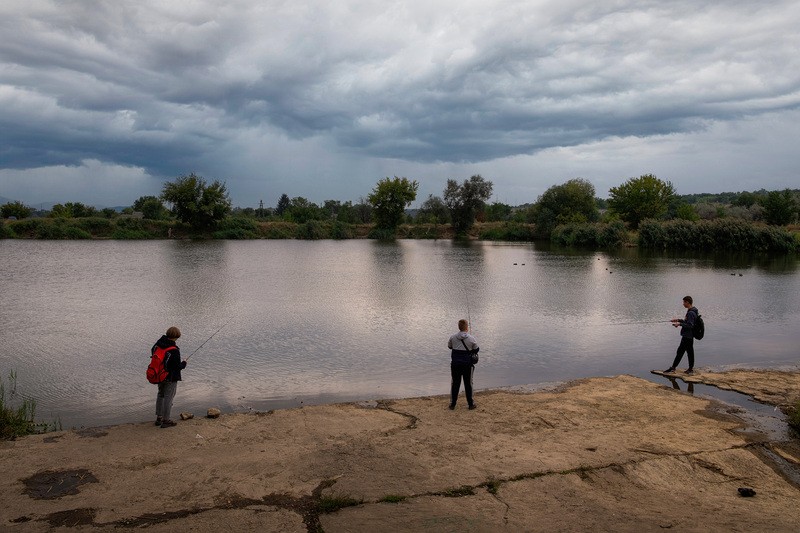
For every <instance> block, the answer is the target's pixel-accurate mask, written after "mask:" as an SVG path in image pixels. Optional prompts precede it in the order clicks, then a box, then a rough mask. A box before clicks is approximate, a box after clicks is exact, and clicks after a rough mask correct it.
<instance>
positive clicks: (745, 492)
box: [739, 487, 756, 498]
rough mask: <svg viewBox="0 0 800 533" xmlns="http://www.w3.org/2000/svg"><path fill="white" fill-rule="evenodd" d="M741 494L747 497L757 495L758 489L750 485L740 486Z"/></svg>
mask: <svg viewBox="0 0 800 533" xmlns="http://www.w3.org/2000/svg"><path fill="white" fill-rule="evenodd" d="M739 494H740V495H741V496H743V497H745V498H750V497H751V496H755V495H756V491H754V490H753V489H751V488H750V487H739Z"/></svg>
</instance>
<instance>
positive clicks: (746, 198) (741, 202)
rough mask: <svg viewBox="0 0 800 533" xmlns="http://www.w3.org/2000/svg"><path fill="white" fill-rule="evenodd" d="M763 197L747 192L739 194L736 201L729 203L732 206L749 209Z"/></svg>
mask: <svg viewBox="0 0 800 533" xmlns="http://www.w3.org/2000/svg"><path fill="white" fill-rule="evenodd" d="M762 199H763V196H760V195H758V194H756V193H754V192H747V191H744V192H742V193H740V194H739V196H738V197H736V199H735V200H734V201H733V202H731V203H732V204H733V205H738V206H739V207H747V208H749V207H750V206H752V205H753V204H755V203H757V202H758V201H759V200H762Z"/></svg>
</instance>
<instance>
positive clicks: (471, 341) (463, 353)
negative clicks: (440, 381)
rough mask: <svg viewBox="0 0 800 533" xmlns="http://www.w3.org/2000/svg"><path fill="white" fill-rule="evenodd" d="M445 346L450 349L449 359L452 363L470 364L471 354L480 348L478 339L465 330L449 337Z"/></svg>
mask: <svg viewBox="0 0 800 533" xmlns="http://www.w3.org/2000/svg"><path fill="white" fill-rule="evenodd" d="M462 341H463V342H462ZM465 345H466V346H465ZM447 347H448V348H450V350H451V352H450V360H451V361H452V362H453V363H469V364H472V354H473V353H478V351H479V350H480V347H478V341H476V340H475V337H473V336H472V335H470V334H469V333H468V332H466V331H459V332H458V333H456V334H455V335H453V336H452V337H450V340H448V341H447Z"/></svg>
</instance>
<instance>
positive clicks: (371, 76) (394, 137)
mask: <svg viewBox="0 0 800 533" xmlns="http://www.w3.org/2000/svg"><path fill="white" fill-rule="evenodd" d="M798 23H800V7H798V4H797V3H796V2H791V1H788V0H787V1H777V2H771V3H770V5H769V9H767V8H765V7H761V6H760V5H759V4H757V3H750V2H729V1H726V2H703V3H698V2H689V1H676V2H656V1H651V2H636V1H633V0H628V1H619V2H614V3H611V4H609V3H602V2H600V3H598V2H592V1H588V0H564V1H560V2H545V3H541V2H539V3H531V2H525V1H520V2H463V1H461V2H456V1H444V0H443V1H442V2H435V3H432V2H401V1H396V2H366V3H358V4H355V3H352V2H332V3H309V2H302V1H294V2H288V1H287V2H279V1H273V2H256V1H245V0H239V1H235V2H225V3H222V4H220V3H218V2H212V1H206V2H202V1H200V2H193V3H191V4H187V3H163V2H144V1H142V2H132V1H121V2H107V1H80V2H52V1H44V0H32V1H26V2H15V1H8V2H4V4H3V6H0V31H2V34H3V36H4V38H3V39H2V40H0V128H2V131H0V142H1V143H2V146H3V148H2V149H0V168H36V167H39V166H48V165H54V164H55V165H57V164H67V165H78V164H80V162H81V161H83V160H85V159H97V160H100V161H106V162H109V163H112V164H120V165H133V166H139V167H142V168H144V169H147V171H148V172H150V173H151V174H153V175H167V176H169V175H175V174H176V173H181V172H187V171H189V170H192V169H195V168H196V166H198V165H200V166H203V165H204V166H206V167H207V168H213V169H224V168H235V167H236V165H237V161H239V160H240V159H241V157H240V154H239V152H241V151H242V150H243V149H247V150H254V149H255V150H257V148H253V147H252V146H250V145H247V146H243V145H241V144H238V143H237V142H236V139H240V138H241V135H240V134H241V133H242V132H243V131H251V130H252V131H255V132H258V131H262V132H264V133H265V134H266V135H269V136H274V135H277V136H286V137H287V138H289V139H293V140H295V141H298V142H302V141H304V140H308V139H316V138H327V139H329V140H330V142H329V143H328V144H329V146H331V149H333V150H338V151H340V152H341V154H345V155H349V156H352V157H366V158H376V159H390V160H396V161H405V162H409V163H436V162H451V163H456V164H466V163H479V162H486V161H492V160H496V159H501V158H508V157H514V156H518V155H526V154H536V153H539V152H540V151H542V150H547V149H550V148H557V147H570V146H580V145H584V144H587V143H594V142H598V141H602V140H604V139H609V138H615V137H635V138H648V137H652V136H659V135H666V134H686V133H691V132H696V131H700V130H702V129H704V128H707V127H709V125H710V124H713V123H714V122H716V121H729V120H740V119H743V118H746V117H749V116H758V115H760V114H764V113H770V112H776V111H781V110H793V109H797V108H798V107H799V106H800V55H798V54H797V50H798V48H800V36H799V34H798V31H797V30H796V28H797V24H798ZM257 137H258V136H257V135H255V136H253V138H257ZM251 142H252V141H251Z"/></svg>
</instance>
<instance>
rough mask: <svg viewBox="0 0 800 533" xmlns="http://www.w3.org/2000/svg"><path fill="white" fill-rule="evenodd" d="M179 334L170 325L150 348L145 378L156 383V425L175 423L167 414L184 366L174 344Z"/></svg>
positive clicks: (164, 426)
mask: <svg viewBox="0 0 800 533" xmlns="http://www.w3.org/2000/svg"><path fill="white" fill-rule="evenodd" d="M180 336H181V330H179V329H178V328H176V327H175V326H172V327H170V328H169V329H168V330H167V333H166V334H165V335H162V336H161V338H160V339H158V340H157V341H156V343H155V344H154V345H153V347H152V348H151V349H150V353H151V362H150V367H148V371H147V378H148V380H150V382H151V383H152V382H155V383H157V384H158V395H157V396H156V425H157V426H160V427H162V428H168V427H172V426H175V425H176V422H175V421H173V420H172V419H171V418H170V417H169V415H170V411H171V410H172V401H173V400H174V399H175V393H176V392H177V391H178V382H179V381H180V380H181V370H183V369H184V368H186V361H181V350H180V348H178V345H177V344H175V341H176V340H178V339H179V338H180ZM151 369H152V370H151Z"/></svg>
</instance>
